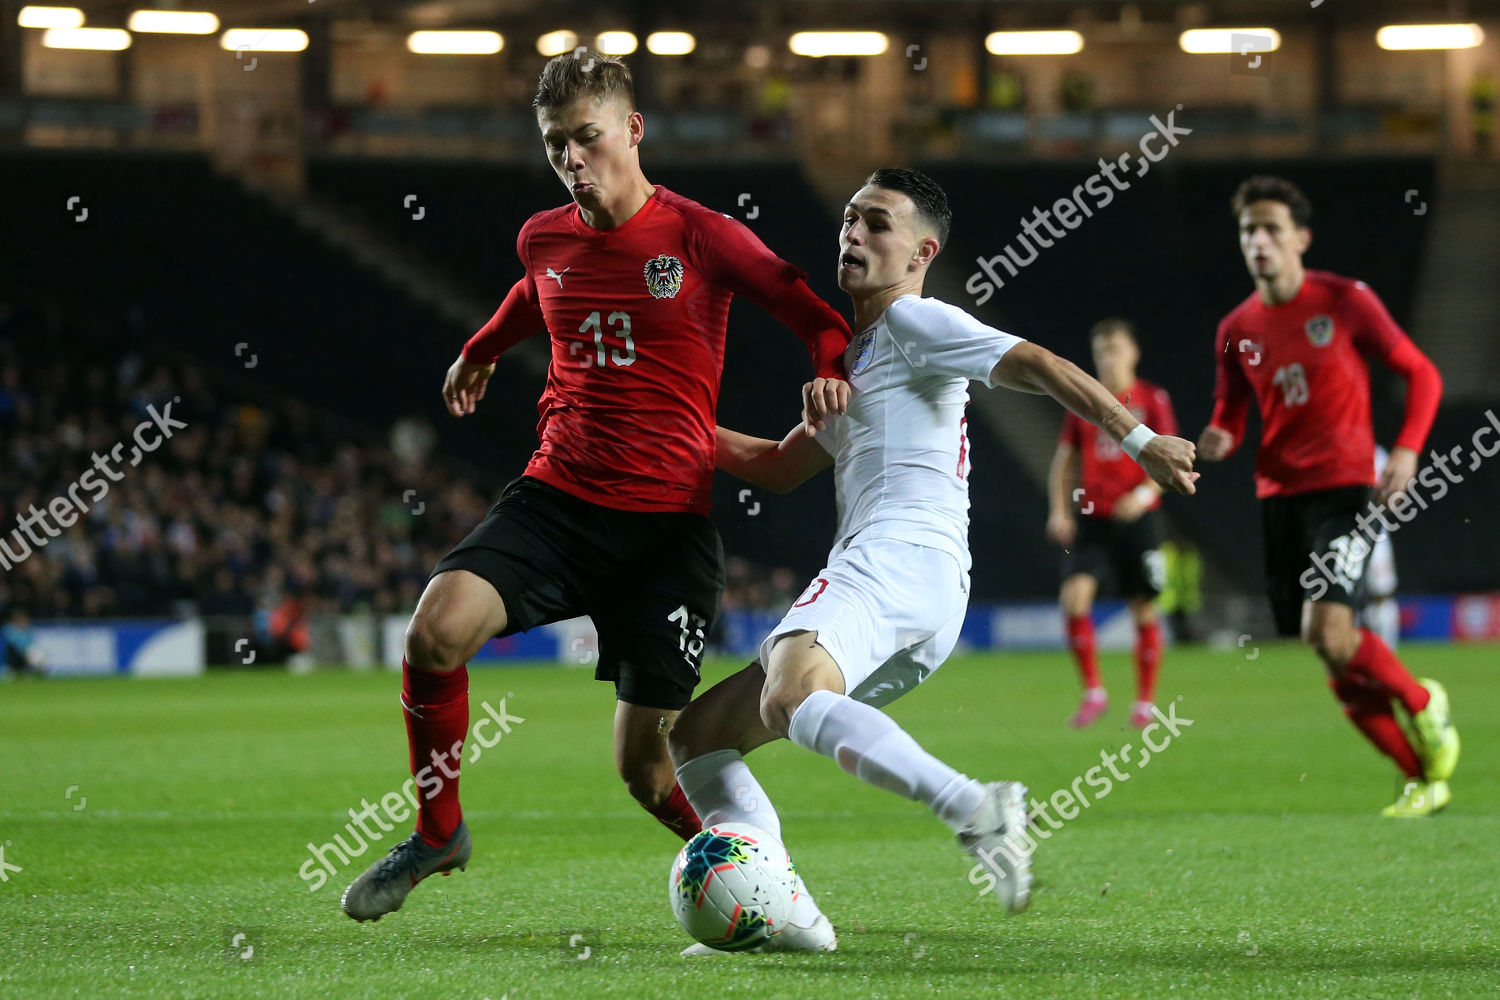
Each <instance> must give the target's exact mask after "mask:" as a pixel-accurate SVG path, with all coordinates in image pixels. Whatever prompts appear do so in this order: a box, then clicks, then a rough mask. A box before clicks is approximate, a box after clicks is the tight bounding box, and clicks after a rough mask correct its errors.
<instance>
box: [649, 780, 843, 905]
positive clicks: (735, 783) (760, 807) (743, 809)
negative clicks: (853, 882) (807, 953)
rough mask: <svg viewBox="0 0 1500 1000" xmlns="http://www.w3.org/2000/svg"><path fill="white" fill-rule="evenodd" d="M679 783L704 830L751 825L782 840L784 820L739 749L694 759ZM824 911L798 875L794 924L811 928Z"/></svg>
mask: <svg viewBox="0 0 1500 1000" xmlns="http://www.w3.org/2000/svg"><path fill="white" fill-rule="evenodd" d="M677 783H678V784H679V785H681V786H682V794H684V795H686V796H687V800H688V804H689V805H691V806H692V807H693V811H694V812H696V813H697V814H698V820H699V822H701V823H702V824H703V827H704V829H707V828H708V827H710V826H713V825H715V824H716V823H749V824H750V825H751V826H758V827H760V828H761V829H762V830H765V831H766V832H767V833H769V834H771V836H773V837H775V838H776V839H777V840H781V817H780V816H777V815H776V807H775V806H773V805H772V804H771V798H770V796H768V795H767V794H766V790H765V789H764V788H762V787H760V782H759V781H756V780H755V775H754V774H752V773H751V772H750V766H749V765H748V764H746V763H745V758H744V757H742V756H740V752H739V751H738V750H714V751H712V752H711V753H706V754H703V755H702V756H701V757H694V758H693V759H692V760H690V761H688V762H687V763H686V764H684V765H682V766H681V767H679V768H678V769H677ZM820 912H821V911H819V909H818V904H817V903H816V902H814V901H813V897H812V893H810V892H808V891H807V885H806V883H804V882H803V881H802V876H801V875H798V876H797V901H796V903H795V904H794V905H793V907H792V923H794V924H796V925H797V926H799V927H811V926H812V924H813V922H814V921H815V920H817V919H818V916H819V914H820Z"/></svg>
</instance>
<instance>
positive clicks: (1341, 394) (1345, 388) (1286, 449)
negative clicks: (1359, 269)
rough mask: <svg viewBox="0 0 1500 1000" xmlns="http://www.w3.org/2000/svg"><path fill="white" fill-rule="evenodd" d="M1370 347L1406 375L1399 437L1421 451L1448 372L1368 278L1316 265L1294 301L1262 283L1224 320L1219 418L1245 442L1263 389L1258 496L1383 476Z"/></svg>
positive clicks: (1215, 423) (1214, 422)
mask: <svg viewBox="0 0 1500 1000" xmlns="http://www.w3.org/2000/svg"><path fill="white" fill-rule="evenodd" d="M1365 356H1369V357H1373V358H1375V359H1376V360H1378V361H1380V362H1381V363H1382V364H1384V365H1385V366H1386V367H1388V368H1390V369H1391V370H1393V371H1395V372H1398V373H1400V374H1401V375H1402V376H1404V377H1405V378H1406V381H1407V391H1406V418H1405V422H1404V423H1403V425H1402V428H1401V434H1400V436H1398V437H1397V439H1396V446H1397V447H1406V448H1411V449H1412V450H1414V451H1421V450H1422V444H1423V442H1424V441H1426V439H1427V432H1428V431H1429V430H1431V429H1432V421H1433V418H1434V416H1435V415H1436V414H1437V405H1438V400H1439V398H1441V396H1442V379H1441V378H1440V377H1439V376H1438V373H1437V368H1436V367H1434V366H1433V364H1432V362H1431V361H1429V360H1428V359H1427V357H1426V355H1424V354H1423V353H1422V352H1421V351H1419V350H1417V348H1416V345H1414V344H1413V343H1412V342H1411V340H1410V339H1409V338H1408V337H1407V336H1406V334H1405V333H1403V332H1402V331H1401V328H1400V327H1399V326H1397V325H1396V322H1395V320H1393V319H1391V315H1390V313H1388V312H1386V309H1385V306H1384V305H1382V304H1381V302H1380V299H1378V298H1376V296H1375V293H1374V292H1372V291H1371V290H1370V287H1369V286H1368V285H1366V284H1365V283H1364V282H1362V281H1354V280H1352V279H1350V278H1343V277H1340V276H1339V275H1336V274H1329V273H1328V272H1326V271H1308V272H1307V276H1306V278H1305V280H1304V281H1303V282H1302V287H1301V289H1299V290H1298V292H1297V294H1296V296H1295V297H1293V298H1292V300H1291V301H1290V302H1285V303H1283V304H1281V305H1278V306H1268V305H1266V304H1265V303H1264V302H1262V301H1261V298H1260V293H1259V292H1255V293H1252V294H1251V295H1250V297H1249V298H1247V299H1246V300H1245V301H1244V302H1242V303H1240V305H1239V306H1238V308H1236V309H1235V310H1234V311H1233V312H1231V313H1230V314H1229V315H1228V316H1226V317H1224V319H1223V320H1222V321H1221V322H1220V323H1219V335H1218V375H1217V377H1216V379H1215V384H1214V415H1213V419H1212V420H1211V421H1210V423H1211V424H1212V425H1213V426H1215V427H1222V428H1223V429H1224V430H1227V431H1229V433H1230V434H1232V435H1234V441H1235V445H1236V446H1238V445H1239V442H1240V439H1241V437H1242V436H1243V435H1244V432H1245V417H1246V414H1247V412H1248V409H1249V401H1250V396H1251V394H1252V393H1253V394H1254V395H1255V398H1256V401H1257V402H1258V403H1259V404H1260V416H1261V423H1262V429H1261V442H1260V450H1259V451H1258V452H1257V453H1256V456H1255V492H1256V495H1257V496H1261V497H1269V496H1282V495H1286V494H1292V493H1307V492H1309V491H1312V490H1327V489H1333V488H1335V487H1339V486H1372V485H1374V483H1375V476H1374V464H1375V430H1374V426H1373V424H1371V422H1370V371H1369V368H1368V367H1367V366H1366V363H1365Z"/></svg>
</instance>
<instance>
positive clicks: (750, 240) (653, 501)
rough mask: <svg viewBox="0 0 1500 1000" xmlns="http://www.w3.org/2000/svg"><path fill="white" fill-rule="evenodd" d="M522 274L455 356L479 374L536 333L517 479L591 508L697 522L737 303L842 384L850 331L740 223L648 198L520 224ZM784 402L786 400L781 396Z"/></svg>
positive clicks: (679, 202)
mask: <svg viewBox="0 0 1500 1000" xmlns="http://www.w3.org/2000/svg"><path fill="white" fill-rule="evenodd" d="M516 252H517V254H518V255H519V256H520V258H521V263H522V264H523V265H524V266H525V269H526V275H525V277H523V278H522V279H521V280H520V281H518V282H517V283H516V285H515V287H514V288H512V289H511V291H510V294H509V295H508V296H507V297H506V299H505V301H504V302H503V303H502V304H501V306H500V308H499V309H498V310H497V311H496V312H495V315H494V316H493V317H492V318H491V319H490V321H489V322H488V323H486V324H485V325H484V327H483V328H481V329H480V330H479V332H478V333H476V334H475V335H474V336H473V337H472V338H471V339H470V340H469V342H468V343H467V344H465V345H464V356H465V357H466V358H467V359H468V360H469V361H471V362H474V363H476V364H489V363H490V362H492V361H494V360H495V359H496V358H497V357H499V355H500V353H501V352H502V351H503V350H505V349H506V348H507V347H510V346H512V345H514V344H516V343H518V342H519V341H521V340H523V339H525V338H526V337H529V336H531V335H532V334H534V333H536V332H538V331H539V330H541V329H542V328H543V327H545V328H546V330H547V332H548V333H549V334H550V336H551V340H552V363H551V365H550V366H549V367H548V371H547V388H546V391H545V392H543V394H542V398H541V400H540V402H538V404H537V412H538V413H539V414H540V415H541V421H540V423H538V424H537V437H538V439H539V440H540V442H541V446H540V447H539V448H538V449H537V450H536V453H535V454H534V455H533V456H532V458H531V462H530V463H529V464H528V465H527V466H526V474H527V475H530V476H534V477H536V478H537V479H540V480H542V481H543V482H546V483H549V484H551V485H553V486H555V487H557V488H558V489H560V490H564V491H565V492H567V493H570V494H572V495H573V496H576V497H579V498H580V499H583V500H587V501H589V502H591V503H596V504H599V505H601V506H605V507H613V508H616V509H619V510H640V511H692V512H695V513H707V512H708V510H709V483H710V480H711V479H712V478H713V471H714V413H715V411H716V409H717V407H718V398H719V383H720V377H721V375H722V372H723V367H724V337H725V331H726V327H727V324H728V320H729V301H730V299H731V298H732V297H733V296H734V295H735V294H736V293H740V294H744V295H748V296H749V297H750V298H751V299H753V300H754V301H755V302H757V303H758V304H760V305H761V306H763V307H764V308H765V309H767V310H768V311H769V312H771V313H772V314H774V315H775V316H776V317H777V318H778V319H779V320H781V321H782V322H783V323H785V324H786V325H787V326H789V327H791V328H792V330H793V331H795V332H796V333H797V335H798V336H799V337H801V338H802V339H803V340H804V341H805V342H806V343H807V344H808V347H809V350H810V352H811V353H812V355H813V364H814V370H815V372H816V373H817V374H818V375H820V376H824V377H834V378H842V377H843V368H842V356H843V352H844V348H845V346H846V345H847V344H848V342H849V337H850V333H849V325H848V324H847V323H846V322H845V321H844V319H843V317H841V316H840V315H839V314H838V313H837V312H836V311H834V309H833V308H832V307H831V306H829V305H828V304H827V303H826V302H824V301H823V300H822V299H819V298H818V297H817V296H816V295H814V294H813V292H812V290H811V289H810V288H808V287H807V284H806V282H805V281H804V280H803V279H804V278H805V274H804V272H803V271H802V270H800V269H799V268H797V267H794V266H792V265H791V264H788V263H787V262H786V261H784V260H782V259H780V258H779V257H777V256H776V255H775V254H773V253H772V252H771V251H770V250H768V249H767V248H766V246H765V244H763V243H761V241H760V240H759V239H757V238H756V236H755V234H754V233H752V232H751V231H750V230H749V229H747V228H746V227H745V226H744V225H743V224H741V223H740V222H737V221H735V220H734V219H732V218H730V217H729V216H727V215H724V214H722V213H720V212H715V211H712V210H711V209H707V208H704V207H703V206H702V205H699V204H698V203H697V202H694V201H691V200H689V199H687V198H683V197H681V196H680V195H676V194H673V193H672V192H670V191H668V190H667V189H666V188H664V187H661V186H659V185H658V186H657V188H656V191H655V193H654V194H653V195H652V196H651V197H650V198H649V199H648V200H647V201H646V204H645V205H644V206H643V207H642V208H641V209H640V211H638V212H636V214H635V215H633V216H631V217H630V218H629V219H628V220H626V221H625V222H624V223H622V224H620V225H619V226H616V227H615V228H614V229H609V230H599V229H594V228H592V227H590V226H589V225H588V224H587V223H586V222H584V221H583V216H582V214H581V212H580V211H579V209H578V207H577V205H575V204H571V203H570V204H568V205H565V206H563V207H561V208H555V209H552V210H551V211H547V212H542V213H539V214H537V215H534V216H532V218H531V219H530V220H529V221H527V223H526V225H524V226H522V227H521V233H520V236H519V238H518V239H517V241H516ZM792 398H793V389H792V388H791V387H790V386H789V387H788V399H789V400H790V399H792Z"/></svg>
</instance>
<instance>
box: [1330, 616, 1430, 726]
mask: <svg viewBox="0 0 1500 1000" xmlns="http://www.w3.org/2000/svg"><path fill="white" fill-rule="evenodd" d="M1359 631H1360V636H1361V638H1360V643H1359V649H1357V650H1355V653H1354V658H1353V659H1351V660H1350V661H1349V667H1348V671H1349V673H1350V674H1352V675H1353V676H1355V677H1359V678H1362V679H1363V680H1364V681H1365V682H1366V683H1367V684H1369V685H1370V686H1372V687H1375V688H1377V689H1379V690H1381V691H1383V692H1385V694H1386V695H1388V696H1389V697H1391V698H1396V699H1398V700H1400V702H1401V704H1402V705H1403V706H1404V707H1405V708H1406V710H1407V711H1408V712H1411V713H1413V714H1415V713H1417V712H1420V711H1422V709H1424V708H1426V707H1427V700H1428V694H1427V689H1426V688H1424V687H1423V686H1422V685H1420V684H1418V683H1417V679H1416V678H1415V677H1413V676H1412V675H1411V674H1410V673H1409V672H1408V671H1407V669H1406V668H1405V667H1403V666H1402V665H1401V661H1400V660H1398V659H1396V654H1395V653H1393V652H1391V647H1389V646H1387V645H1386V644H1385V643H1384V642H1383V641H1382V640H1381V638H1380V636H1378V635H1376V634H1375V633H1374V632H1371V631H1370V630H1369V629H1367V628H1362V629H1360V630H1359Z"/></svg>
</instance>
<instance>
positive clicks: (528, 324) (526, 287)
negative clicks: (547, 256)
mask: <svg viewBox="0 0 1500 1000" xmlns="http://www.w3.org/2000/svg"><path fill="white" fill-rule="evenodd" d="M531 225H532V224H531V222H530V221H528V222H527V223H526V225H524V226H522V227H521V232H520V235H519V236H517V237H516V256H517V257H520V258H521V269H522V271H523V272H524V273H523V274H522V275H521V280H520V281H517V282H516V283H515V284H514V285H512V286H511V288H510V292H509V293H508V294H507V295H506V296H505V301H503V302H501V303H500V308H499V309H496V310H495V315H493V316H491V317H490V320H489V322H488V323H486V324H484V326H482V327H480V328H479V332H477V333H475V334H474V336H472V337H470V338H469V340H468V342H467V343H466V344H464V350H463V355H464V360H465V361H467V362H469V363H470V364H474V365H488V364H493V363H494V361H495V359H496V358H498V357H499V356H500V355H501V354H503V353H505V352H506V351H508V350H510V349H511V348H512V347H514V346H516V345H517V344H519V343H520V342H521V341H523V340H525V339H526V338H527V337H530V336H532V335H534V334H537V333H540V332H541V331H542V330H544V329H546V327H547V321H546V320H545V319H543V318H542V307H541V304H540V300H539V299H538V298H537V294H536V280H535V279H534V278H533V277H532V275H531V261H530V260H529V259H528V257H529V254H528V253H527V249H528V248H527V243H528V242H529V241H530V239H531Z"/></svg>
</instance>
